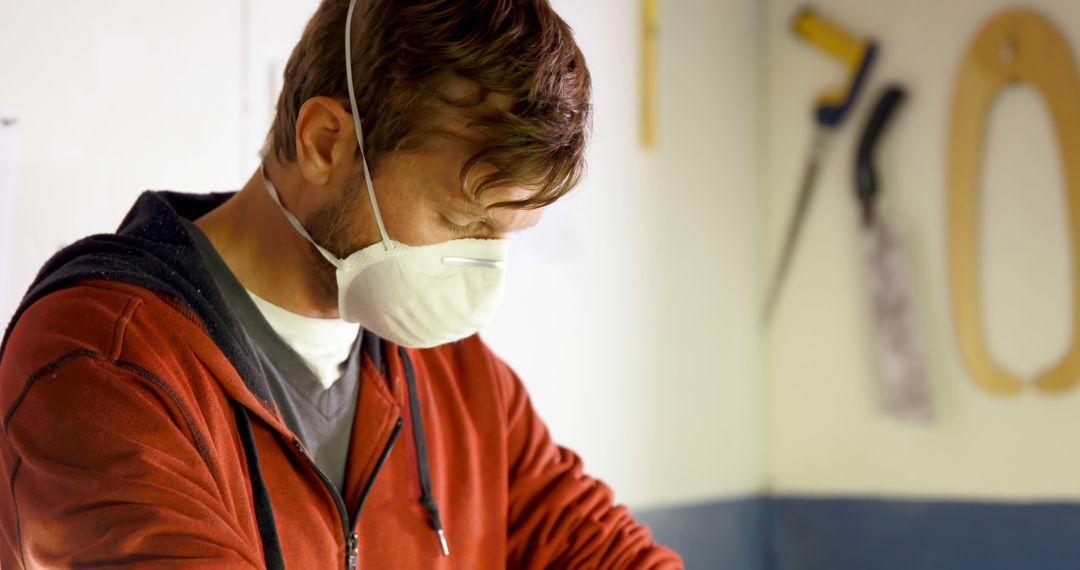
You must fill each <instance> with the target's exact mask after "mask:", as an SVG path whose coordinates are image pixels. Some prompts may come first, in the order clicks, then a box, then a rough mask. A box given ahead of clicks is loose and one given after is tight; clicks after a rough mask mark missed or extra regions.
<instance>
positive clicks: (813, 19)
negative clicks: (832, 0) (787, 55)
mask: <svg viewBox="0 0 1080 570" xmlns="http://www.w3.org/2000/svg"><path fill="white" fill-rule="evenodd" d="M792 28H793V29H794V31H795V34H796V35H798V36H799V37H801V38H803V39H805V40H807V41H808V42H810V43H812V44H814V45H816V46H817V47H818V48H820V49H821V50H822V51H824V52H825V53H828V54H829V55H831V56H833V57H835V58H836V59H838V60H840V62H842V63H843V64H844V66H845V67H847V69H848V71H849V72H850V79H849V80H848V84H847V85H846V86H845V88H844V89H842V90H837V89H831V90H828V91H826V92H825V93H823V94H822V95H821V96H820V97H818V101H817V109H816V112H817V121H818V122H819V123H820V124H822V125H823V126H826V127H836V126H838V125H839V124H840V123H841V122H842V121H843V120H844V117H846V116H847V114H848V111H850V110H851V108H852V107H853V106H854V105H855V100H856V99H857V98H858V96H859V92H860V91H861V89H862V86H863V83H865V81H866V76H867V75H868V74H869V72H870V68H871V67H872V66H873V62H874V57H875V55H876V53H877V46H876V44H875V43H874V42H873V41H870V40H865V39H860V38H857V37H855V36H853V35H851V34H849V33H848V32H847V31H845V30H844V29H842V28H840V27H839V26H837V25H836V24H833V23H832V22H830V21H829V20H827V19H826V18H825V17H823V16H822V15H821V14H819V13H818V12H816V11H815V10H813V9H812V8H803V9H802V10H800V11H799V13H798V14H796V16H795V21H794V23H793V24H792Z"/></svg>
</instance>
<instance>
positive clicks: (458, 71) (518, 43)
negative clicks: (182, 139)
mask: <svg viewBox="0 0 1080 570" xmlns="http://www.w3.org/2000/svg"><path fill="white" fill-rule="evenodd" d="M348 7H349V1H348V0H323V2H322V4H320V6H319V8H318V10H317V11H316V12H315V15H314V16H312V18H311V20H310V21H309V22H308V24H307V28H306V29H305V30H304V34H303V36H302V37H301V39H300V42H299V43H298V44H297V45H296V48H295V49H294V50H293V52H292V55H291V56H290V58H289V63H288V65H287V66H286V68H285V83H284V87H283V89H282V91H281V96H280V98H279V99H278V104H277V116H276V117H275V118H274V122H273V125H272V126H271V129H270V133H269V136H268V137H267V142H266V147H265V148H264V150H263V153H264V156H265V155H267V154H268V153H269V152H273V153H274V155H275V156H276V157H277V159H278V160H279V161H281V162H284V163H290V162H294V161H295V160H296V119H297V115H298V114H299V112H300V107H301V106H302V105H303V104H304V102H305V101H307V100H308V99H310V98H312V97H317V96H327V97H333V98H335V99H337V100H339V101H342V102H344V104H345V105H346V107H347V108H348V103H347V102H348V97H349V95H348V86H347V80H346V74H345V54H344V44H345V19H346V16H347V12H348ZM353 26H354V28H353V30H352V43H353V45H352V46H351V49H352V57H353V79H354V81H355V89H356V99H357V106H358V111H359V113H360V114H361V117H360V118H361V120H362V121H363V124H364V137H365V140H364V141H363V142H364V148H365V151H366V152H367V157H368V160H369V161H370V165H371V168H373V169H377V168H378V167H377V164H378V163H379V158H380V157H382V156H383V155H384V154H385V153H387V152H392V151H395V150H400V149H403V148H406V145H408V144H410V143H411V142H415V140H414V139H415V138H416V137H420V136H423V135H424V134H425V133H431V132H435V131H437V129H434V128H432V125H431V123H432V121H433V120H435V119H438V118H440V117H446V116H447V114H448V112H461V113H462V114H463V115H462V116H463V117H466V123H467V126H468V128H469V131H470V132H471V133H473V134H474V135H475V137H476V141H474V142H476V143H477V144H476V147H475V148H476V152H475V153H474V154H473V155H472V157H471V158H470V159H469V160H467V161H466V163H465V166H464V168H463V170H462V173H461V175H462V176H461V180H462V181H463V184H464V181H465V180H466V179H467V178H468V174H469V172H470V171H471V170H472V169H474V168H475V167H477V166H478V165H481V164H483V165H490V166H492V167H494V169H493V171H491V173H490V174H486V175H484V176H482V177H478V178H476V179H475V180H474V181H473V183H472V184H471V186H470V187H464V188H463V190H464V191H465V192H466V194H467V195H470V196H471V197H473V198H475V197H476V196H478V195H479V194H480V193H482V192H483V191H485V190H487V189H490V188H495V187H499V186H507V185H519V186H523V187H526V188H529V189H535V192H534V193H533V195H532V196H531V197H530V198H528V199H526V200H520V201H514V202H506V203H500V204H498V205H501V206H510V207H524V208H536V207H541V206H545V205H548V204H550V203H552V202H554V201H555V200H557V199H559V198H560V197H562V196H563V195H565V194H566V193H567V192H569V191H570V190H571V189H572V188H573V187H574V186H575V185H576V184H577V183H578V182H579V181H580V179H581V176H582V174H583V172H584V167H585V157H584V153H585V145H586V140H587V138H588V132H589V128H590V122H591V105H590V98H591V90H592V88H591V80H590V77H589V71H588V69H587V67H586V66H585V58H584V56H583V55H582V53H581V50H580V49H579V48H578V46H577V44H576V42H575V41H574V38H573V32H572V31H571V29H570V27H569V26H568V25H567V24H566V22H564V21H563V20H562V19H561V18H559V16H558V15H557V14H555V12H554V11H553V10H552V8H551V6H550V5H549V4H548V2H547V0H410V1H403V0H360V2H358V6H357V13H356V14H354V16H353ZM462 79H464V80H467V82H468V83H469V84H470V85H472V86H474V87H475V89H470V94H469V95H468V96H465V97H462V96H460V95H456V96H451V95H448V94H447V93H448V90H447V88H448V87H449V86H451V85H453V84H454V82H455V80H457V82H458V83H460V80H462ZM491 94H499V95H501V96H503V97H502V98H504V99H506V100H508V101H510V104H509V106H508V107H506V108H495V107H493V106H491V105H485V104H484V103H485V102H486V101H489V100H490V97H489V95H491ZM504 107H505V106H504Z"/></svg>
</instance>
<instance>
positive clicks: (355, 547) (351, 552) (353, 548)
mask: <svg viewBox="0 0 1080 570" xmlns="http://www.w3.org/2000/svg"><path fill="white" fill-rule="evenodd" d="M346 556H347V558H346V562H348V567H349V570H356V568H357V566H359V565H360V544H359V539H358V538H357V536H356V533H355V532H354V533H351V534H350V535H349V541H348V545H347V546H346Z"/></svg>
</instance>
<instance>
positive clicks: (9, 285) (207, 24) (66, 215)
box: [0, 0, 244, 325]
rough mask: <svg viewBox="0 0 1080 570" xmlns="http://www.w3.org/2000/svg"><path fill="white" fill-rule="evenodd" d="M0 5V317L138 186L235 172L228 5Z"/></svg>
mask: <svg viewBox="0 0 1080 570" xmlns="http://www.w3.org/2000/svg"><path fill="white" fill-rule="evenodd" d="M0 2H2V7H0V108H3V109H7V110H8V111H9V112H10V113H12V114H14V115H16V116H17V117H18V120H19V122H18V125H17V128H16V129H15V131H16V133H17V140H16V141H15V144H17V145H18V153H19V161H18V164H17V165H16V166H17V172H16V176H17V180H16V185H17V193H16V195H15V201H14V202H15V203H14V209H15V211H17V212H18V213H17V215H16V216H15V221H14V227H13V228H12V230H13V232H12V234H11V235H13V236H14V239H13V241H11V242H7V241H5V243H4V244H3V247H4V249H5V250H6V251H7V253H8V254H9V255H10V256H11V257H12V269H11V272H10V274H8V275H3V276H0V279H2V280H3V281H4V282H5V284H6V290H7V291H8V292H7V293H5V296H4V298H3V299H0V315H3V316H2V317H0V320H2V321H3V322H4V324H5V325H6V324H7V320H8V317H9V315H10V314H11V313H12V311H14V309H15V305H16V304H17V302H18V297H21V295H22V293H23V292H24V291H25V288H26V286H27V285H29V283H30V281H31V280H32V278H33V276H34V274H35V273H36V271H37V269H38V267H40V265H41V264H42V263H43V262H44V261H45V260H46V259H47V258H48V257H49V256H50V255H52V253H54V252H55V251H56V250H57V249H58V248H59V247H61V246H63V245H66V244H67V243H70V242H72V241H74V240H76V239H79V238H80V237H83V236H85V235H88V234H91V233H98V232H106V231H112V230H113V229H115V228H116V226H117V225H118V224H119V223H120V221H121V219H122V218H123V215H124V213H125V212H127V210H128V208H129V207H130V206H131V203H132V202H133V201H134V199H135V197H136V196H138V195H139V193H140V192H142V191H143V190H145V189H148V188H152V189H179V190H192V191H210V190H224V189H227V188H230V187H233V188H236V187H239V185H240V184H241V183H242V181H243V180H244V179H243V178H241V171H240V168H239V166H240V165H239V159H240V153H241V146H240V144H239V141H240V139H241V136H242V131H241V127H242V125H241V122H240V119H239V118H240V116H241V114H240V91H241V87H242V82H241V81H240V70H241V61H240V53H241V52H240V50H239V42H238V31H239V29H240V10H239V2H238V1H236V0H231V1H222V0H197V1H193V2H164V1H160V0H159V1H152V2H148V1H146V0H97V1H95V2H78V1H74V0H67V1H63V2H18V1H15V0H0ZM208 15H209V16H208ZM8 239H10V238H8ZM2 290H5V288H4V287H0V291H2Z"/></svg>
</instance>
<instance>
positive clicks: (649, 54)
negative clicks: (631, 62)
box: [641, 0, 660, 149]
mask: <svg viewBox="0 0 1080 570" xmlns="http://www.w3.org/2000/svg"><path fill="white" fill-rule="evenodd" d="M642 8H643V11H642V15H641V23H642V30H641V31H642V46H641V144H642V146H644V147H645V148H646V149H651V148H653V147H654V146H656V44H657V42H658V38H659V36H660V0H642Z"/></svg>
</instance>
